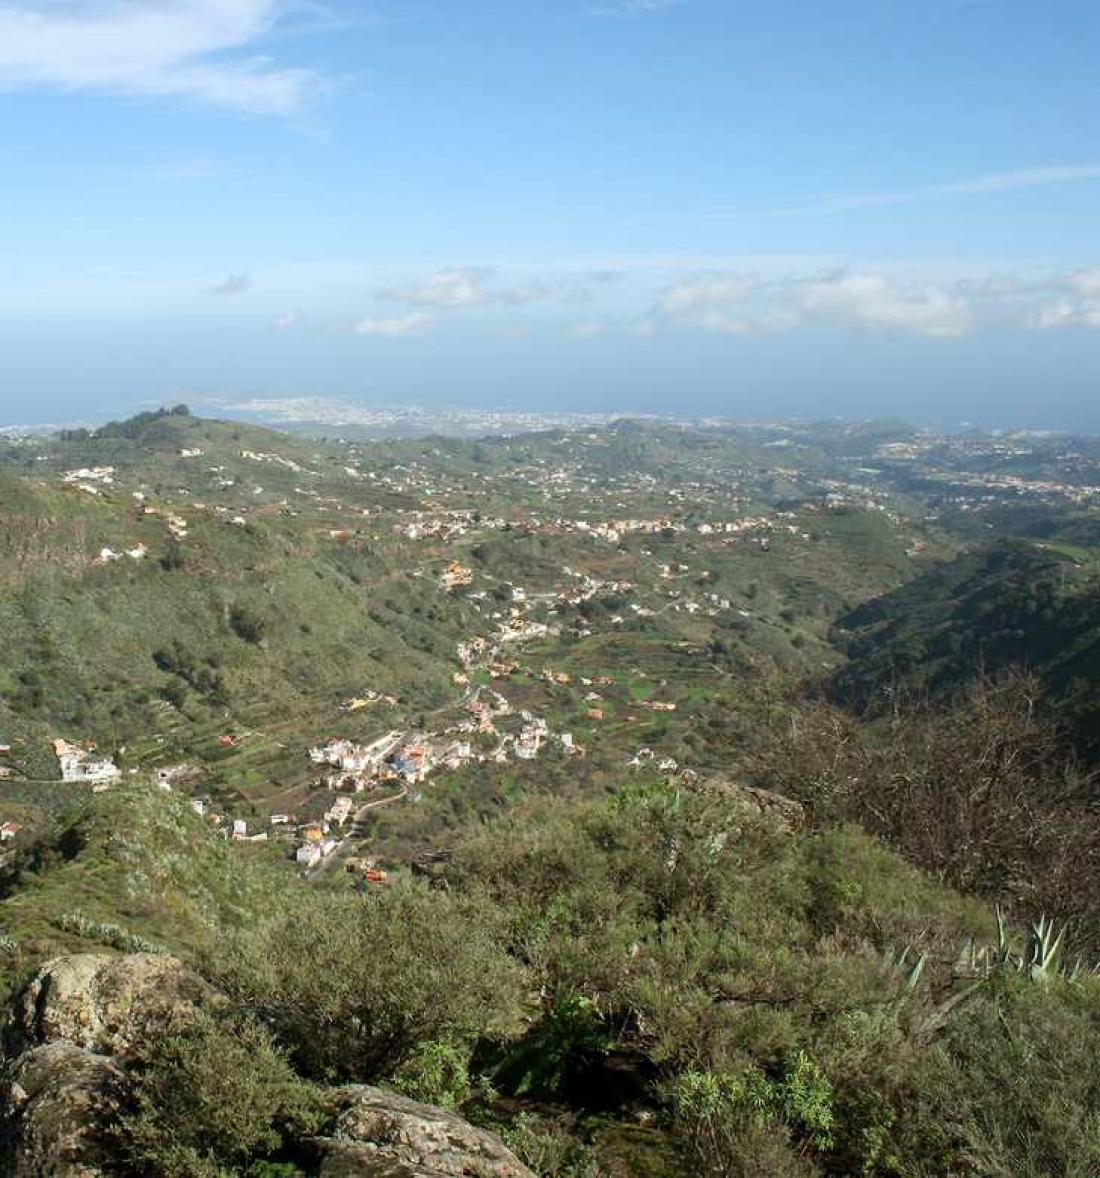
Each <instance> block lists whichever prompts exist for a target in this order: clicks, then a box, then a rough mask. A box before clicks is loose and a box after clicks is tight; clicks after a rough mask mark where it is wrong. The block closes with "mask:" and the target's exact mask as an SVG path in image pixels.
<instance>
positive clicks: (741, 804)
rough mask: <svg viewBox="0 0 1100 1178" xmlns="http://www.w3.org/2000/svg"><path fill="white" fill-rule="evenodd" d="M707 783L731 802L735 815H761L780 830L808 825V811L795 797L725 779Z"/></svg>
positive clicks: (753, 816) (790, 829) (751, 816)
mask: <svg viewBox="0 0 1100 1178" xmlns="http://www.w3.org/2000/svg"><path fill="white" fill-rule="evenodd" d="M706 784H707V786H708V787H709V788H710V789H712V790H714V791H715V793H716V794H718V795H719V796H720V797H722V798H723V799H724V800H725V801H726V802H727V803H728V804H729V805H730V810H731V812H732V813H734V814H743V815H744V816H745V817H747V818H760V819H763V820H764V821H765V822H766V823H768V824H769V825H771V826H773V827H775V828H776V829H778V830H785V831H791V832H793V831H796V830H800V829H801V828H802V827H803V826H804V825H805V824H806V811H805V809H804V808H803V806H802V803H801V802H796V801H795V800H794V799H793V798H785V797H783V795H782V794H777V793H772V792H771V790H767V789H757V788H756V787H755V786H752V785H741V784H740V783H739V782H733V781H728V780H726V779H723V778H719V779H712V780H710V781H708V782H707V783H706Z"/></svg>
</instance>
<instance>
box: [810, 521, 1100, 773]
mask: <svg viewBox="0 0 1100 1178" xmlns="http://www.w3.org/2000/svg"><path fill="white" fill-rule="evenodd" d="M837 639H838V642H839V643H840V645H841V646H842V648H843V650H844V652H845V654H846V655H847V661H846V662H845V663H844V665H843V666H842V667H840V668H839V669H838V671H837V672H836V673H835V675H834V676H833V679H832V686H833V689H834V691H835V692H836V694H837V696H838V697H839V698H840V699H841V700H844V701H845V702H848V703H851V704H855V705H857V706H860V707H866V706H868V705H872V706H884V705H885V704H886V703H888V701H889V700H890V699H891V698H892V697H894V696H896V695H898V694H899V693H909V694H922V693H929V694H931V695H932V696H933V697H939V698H944V697H947V696H950V695H951V694H953V693H956V692H957V691H958V690H959V689H960V688H961V687H963V686H965V684H966V683H968V682H969V681H970V680H971V679H972V678H973V677H974V675H975V674H977V673H978V672H980V671H984V672H986V673H988V674H996V673H998V672H1000V671H1002V670H1004V669H1006V668H1008V667H1019V668H1022V669H1025V670H1028V671H1030V672H1032V673H1034V674H1035V675H1037V676H1038V678H1039V679H1040V681H1041V682H1042V683H1043V684H1044V685H1045V687H1046V689H1047V691H1048V693H1049V695H1050V699H1051V703H1052V705H1054V706H1056V707H1057V709H1058V714H1059V716H1060V718H1061V719H1062V720H1063V722H1065V723H1066V724H1067V725H1069V726H1070V727H1071V728H1072V729H1073V730H1074V734H1075V737H1076V739H1077V740H1078V741H1079V743H1080V747H1081V749H1082V751H1087V752H1088V753H1089V754H1090V755H1095V754H1096V753H1097V752H1098V751H1100V746H1098V745H1097V743H1096V740H1097V738H1096V732H1097V719H1098V716H1100V713H1098V712H1097V710H1096V709H1097V702H1096V701H1097V694H1098V692H1100V568H1098V566H1097V565H1096V563H1095V562H1093V561H1092V560H1089V559H1087V558H1086V560H1085V561H1082V560H1079V559H1076V558H1075V557H1074V556H1073V555H1070V554H1067V553H1066V552H1064V551H1061V550H1059V549H1058V548H1057V547H1049V548H1048V547H1047V546H1045V545H1042V544H1036V543H1025V542H1004V543H1000V544H997V545H994V546H993V547H990V548H984V549H978V550H976V551H973V552H970V553H967V554H966V555H964V556H961V557H958V558H957V559H955V560H953V561H949V562H947V563H945V564H943V565H939V566H937V567H936V568H934V569H931V570H930V571H928V572H926V573H924V574H923V575H921V576H920V577H917V578H916V579H914V580H913V581H910V582H909V583H907V584H906V585H904V586H902V587H900V588H898V589H896V590H893V591H892V592H890V593H888V594H885V595H884V596H882V597H878V598H875V599H873V600H871V601H869V602H866V603H865V604H863V605H861V606H859V607H857V608H856V609H855V610H853V611H851V612H850V613H848V614H846V615H845V616H844V617H843V618H841V620H840V621H839V623H838V626H837Z"/></svg>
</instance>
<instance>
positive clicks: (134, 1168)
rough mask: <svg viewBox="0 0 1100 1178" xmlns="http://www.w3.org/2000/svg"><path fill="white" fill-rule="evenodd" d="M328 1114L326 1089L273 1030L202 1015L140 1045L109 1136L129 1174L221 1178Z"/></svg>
mask: <svg viewBox="0 0 1100 1178" xmlns="http://www.w3.org/2000/svg"><path fill="white" fill-rule="evenodd" d="M323 1119H324V1115H323V1106H322V1102H321V1099H320V1096H319V1094H318V1093H317V1091H316V1090H315V1089H313V1088H311V1087H310V1086H309V1085H307V1084H305V1083H303V1082H302V1081H301V1080H299V1079H298V1077H297V1076H295V1075H294V1073H293V1071H292V1070H291V1068H290V1065H289V1064H288V1063H287V1061H286V1059H285V1058H284V1057H283V1055H282V1054H281V1053H280V1052H279V1051H278V1050H277V1048H276V1047H275V1045H274V1043H273V1042H272V1039H271V1037H270V1035H268V1033H267V1032H266V1031H264V1030H263V1029H262V1028H261V1027H259V1026H258V1025H257V1024H255V1023H253V1022H251V1021H249V1020H247V1019H243V1018H240V1017H235V1016H229V1015H224V1016H221V1017H219V1016H216V1015H213V1014H210V1013H203V1014H200V1015H198V1016H197V1017H196V1018H195V1019H194V1021H192V1022H190V1023H189V1024H188V1025H187V1026H186V1028H184V1029H183V1030H180V1031H178V1032H177V1033H175V1034H172V1035H167V1036H162V1037H159V1038H157V1039H154V1040H151V1041H148V1042H145V1043H142V1044H139V1045H138V1047H137V1049H136V1052H135V1057H134V1060H133V1063H132V1065H131V1068H130V1070H129V1073H128V1083H127V1087H126V1091H125V1093H124V1095H123V1098H122V1108H121V1110H120V1114H119V1117H118V1119H117V1122H116V1123H115V1125H114V1127H113V1128H112V1130H111V1134H112V1138H113V1145H114V1146H115V1148H116V1150H117V1156H118V1158H119V1160H120V1161H121V1163H122V1165H123V1166H124V1167H125V1168H126V1171H127V1172H129V1173H132V1174H135V1175H144V1174H150V1173H154V1174H171V1175H173V1176H175V1178H218V1176H220V1175H221V1174H223V1173H224V1172H225V1170H226V1169H227V1168H237V1169H239V1168H240V1167H243V1166H245V1165H247V1164H248V1163H249V1162H251V1161H253V1160H255V1159H264V1158H269V1157H271V1156H272V1155H275V1154H277V1153H278V1152H279V1151H280V1150H281V1149H282V1148H283V1146H284V1144H285V1142H286V1141H287V1140H288V1139H289V1138H291V1137H292V1136H293V1135H296V1134H299V1133H310V1132H316V1131H317V1130H318V1129H319V1127H320V1126H321V1124H322V1122H323ZM261 1172H262V1171H261Z"/></svg>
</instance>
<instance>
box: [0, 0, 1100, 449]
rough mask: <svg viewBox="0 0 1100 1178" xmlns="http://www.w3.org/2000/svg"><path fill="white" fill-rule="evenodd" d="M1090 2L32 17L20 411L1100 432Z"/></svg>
mask: <svg viewBox="0 0 1100 1178" xmlns="http://www.w3.org/2000/svg"><path fill="white" fill-rule="evenodd" d="M1098 58H1100V6H1098V5H1097V4H1096V3H1095V0H1047V3H1045V4H1042V5H1040V4H1036V3H1034V0H1028V2H1018V0H922V2H921V3H919V4H918V3H914V2H913V0H826V2H822V0H771V2H770V3H768V4H761V3H758V2H757V3H750V2H748V0H744V2H742V0H508V2H504V0H285V2H284V0H0V169H2V183H0V424H30V423H38V422H43V421H54V422H62V421H79V420H92V421H94V420H102V419H103V418H106V417H111V416H118V415H119V414H121V413H123V412H127V411H132V410H134V409H136V408H140V407H147V406H149V405H151V404H160V403H165V402H175V401H179V400H188V401H190V402H191V403H193V404H195V405H196V406H200V405H202V404H207V403H215V402H217V403H233V402H235V401H238V400H239V401H245V400H249V399H253V398H260V397H262V398H275V399H278V398H282V397H286V398H291V397H295V398H296V397H307V396H308V397H325V398H335V399H340V400H344V401H348V402H354V403H356V404H360V405H370V404H398V403H413V404H421V405H433V404H435V405H452V406H470V407H485V408H493V407H508V408H532V409H539V410H553V409H557V408H560V409H564V410H590V411H599V412H619V411H638V412H643V411H644V412H656V413H660V412H669V413H675V414H678V415H685V414H689V415H723V416H730V417H742V418H743V417H753V418H760V417H775V416H802V417H805V416H815V417H824V416H838V415H839V416H846V417H859V418H862V417H869V416H887V415H888V416H898V415H900V416H903V417H907V418H909V419H911V420H914V421H917V422H919V423H922V424H923V423H928V424H957V423H960V422H962V421H970V422H975V423H978V424H983V425H991V426H1015V425H1030V426H1042V427H1064V428H1071V429H1083V430H1093V431H1096V432H1100V87H1098V86H1097V85H1096V81H1095V79H1096V62H1097V60H1098Z"/></svg>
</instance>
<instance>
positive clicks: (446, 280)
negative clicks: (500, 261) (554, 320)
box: [381, 266, 555, 310]
mask: <svg viewBox="0 0 1100 1178" xmlns="http://www.w3.org/2000/svg"><path fill="white" fill-rule="evenodd" d="M495 273H496V270H495V269H494V268H493V267H492V266H459V267H454V268H451V269H446V270H437V271H436V272H435V273H434V274H430V275H429V276H428V277H427V278H425V279H423V280H422V281H420V282H413V283H410V284H408V285H405V286H395V287H390V288H388V289H387V290H383V291H382V292H381V297H382V298H384V299H394V300H396V301H398V302H402V303H408V304H409V306H411V307H437V308H440V309H443V310H447V309H450V310H465V309H469V308H471V307H484V306H488V305H489V304H491V303H502V304H504V305H505V306H509V307H522V306H526V305H527V304H528V303H537V302H543V301H545V300H546V299H549V298H553V296H554V294H555V290H554V289H553V288H552V287H551V286H549V285H547V283H545V282H543V281H541V280H532V281H529V282H527V283H525V284H524V285H522V286H516V287H510V288H494V289H490V288H489V287H488V286H487V285H486V284H487V283H488V282H489V280H490V279H492V278H493V276H494V275H495Z"/></svg>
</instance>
